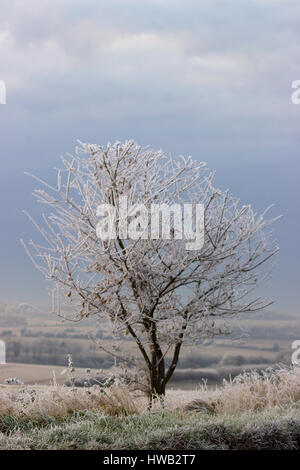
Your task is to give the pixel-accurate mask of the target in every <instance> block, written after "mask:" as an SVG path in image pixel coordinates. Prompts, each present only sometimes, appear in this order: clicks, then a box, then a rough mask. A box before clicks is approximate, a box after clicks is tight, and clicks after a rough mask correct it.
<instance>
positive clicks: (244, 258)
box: [26, 141, 278, 395]
mask: <svg viewBox="0 0 300 470" xmlns="http://www.w3.org/2000/svg"><path fill="white" fill-rule="evenodd" d="M62 163H63V168H62V169H61V170H58V175H57V186H56V187H53V186H51V185H49V184H47V183H45V182H43V181H41V180H39V179H38V178H37V179H38V180H39V181H40V182H41V183H43V184H44V186H45V189H39V190H36V191H35V192H34V194H35V196H36V198H37V200H38V202H40V203H43V204H45V205H46V206H48V209H49V210H48V213H47V215H43V222H42V223H39V224H37V223H36V222H34V221H33V222H34V223H35V225H36V227H37V228H38V229H39V231H40V233H41V235H42V236H43V238H44V240H45V243H44V245H45V246H41V245H40V244H37V243H34V242H33V241H30V242H29V244H28V245H27V248H26V249H27V252H28V253H29V255H30V256H31V259H32V261H33V262H34V264H35V266H36V267H37V268H38V269H39V270H40V271H41V272H42V274H43V275H44V276H45V277H46V278H47V279H48V280H50V281H53V283H55V286H56V287H55V289H54V292H53V309H54V310H55V311H56V313H57V314H58V315H66V313H65V312H63V311H62V309H63V307H62V306H61V305H62V301H65V300H67V301H70V302H71V305H72V311H73V316H72V319H73V320H80V319H84V318H87V317H91V316H97V318H99V321H100V322H101V325H102V326H103V328H104V327H108V328H109V329H110V332H111V335H112V337H114V338H116V339H119V340H122V338H124V337H125V336H124V335H130V336H131V337H132V339H133V340H134V341H135V343H136V346H137V350H138V351H139V352H140V355H141V358H142V359H143V361H144V363H145V367H146V371H147V375H148V379H149V384H150V390H151V393H152V395H154V394H156V395H163V394H164V393H165V387H166V384H167V383H168V381H169V380H170V378H171V377H172V374H173V372H174V370H175V368H176V366H177V363H178V359H179V355H180V351H181V348H182V346H183V344H187V343H193V342H196V343H199V340H201V339H203V338H208V337H214V336H215V335H222V334H224V333H226V332H228V328H229V324H230V322H228V320H229V319H230V318H232V317H233V316H235V315H236V314H241V313H243V312H254V311H257V310H261V309H262V308H264V307H265V306H267V305H268V304H269V303H268V301H267V300H264V299H263V298H261V297H257V296H254V294H253V291H254V290H255V289H256V287H257V286H258V285H259V284H260V282H261V281H262V280H263V278H264V277H265V276H266V274H263V273H262V272H261V269H260V267H261V265H262V264H264V263H265V262H266V261H267V260H269V259H270V258H271V257H272V256H273V255H274V254H275V253H276V252H277V251H278V248H277V246H275V244H274V242H273V241H272V238H271V232H270V231H269V228H268V227H269V225H270V224H271V223H272V222H273V221H274V219H273V220H266V219H265V213H266V212H265V213H264V214H262V215H259V216H258V215H256V214H255V213H254V212H253V210H252V208H251V206H250V205H247V206H240V203H239V201H238V200H237V199H235V198H234V197H233V196H232V195H231V194H230V192H229V191H225V192H222V191H220V190H217V189H215V188H214V186H213V176H214V175H213V174H212V173H210V172H209V171H208V170H207V169H206V166H205V163H203V162H201V163H199V162H195V161H193V160H192V158H191V157H188V158H185V157H182V156H181V157H178V158H176V159H174V158H173V157H172V156H166V155H165V154H164V153H163V152H162V151H153V150H150V149H148V148H141V147H139V146H138V145H136V144H135V143H134V142H133V141H127V142H125V143H124V144H121V143H120V142H116V143H115V144H114V145H111V144H108V145H107V146H106V147H102V146H98V145H90V144H84V143H81V142H80V144H79V147H78V148H77V149H76V152H75V156H70V157H67V158H62ZM124 196H126V197H127V198H128V204H130V205H132V204H144V205H145V206H146V207H149V208H150V205H151V204H168V205H172V204H174V203H177V204H180V205H183V204H185V203H194V204H203V206H204V212H205V219H204V244H203V247H202V248H201V249H200V250H187V249H186V240H184V239H180V238H179V237H178V236H177V234H176V233H174V232H175V229H174V227H175V225H174V224H175V222H174V220H175V219H174V217H171V223H170V227H169V232H170V233H169V237H168V238H167V239H163V238H162V237H159V238H156V239H151V236H145V234H147V235H149V232H147V231H145V230H144V229H143V230H141V231H140V232H139V233H140V236H139V237H138V239H132V238H127V239H126V238H125V237H124V236H123V237H121V236H120V235H119V234H118V232H116V234H115V238H112V239H110V240H109V239H107V240H104V239H100V238H99V237H98V236H97V224H98V223H99V210H98V207H99V205H101V204H109V205H110V207H115V208H116V214H115V223H116V226H118V223H119V222H120V213H119V209H118V208H119V201H120V200H121V199H120V198H122V197H124ZM102 215H103V214H102ZM140 216H141V214H140V212H139V211H134V210H133V211H131V212H130V211H129V215H128V218H127V220H126V222H128V224H129V228H130V226H131V227H132V226H133V227H135V229H137V230H139V229H141V227H140V225H141V224H140V219H139V217H140ZM30 218H31V217H30ZM31 220H33V219H31ZM123 222H124V221H123ZM132 224H133V225H132ZM150 225H151V224H150ZM150 229H151V226H150ZM136 238H137V237H136ZM165 238H166V237H165ZM109 352H111V353H112V354H116V351H115V349H112V350H111V351H109ZM118 354H119V353H118ZM167 357H168V359H166V358H167Z"/></svg>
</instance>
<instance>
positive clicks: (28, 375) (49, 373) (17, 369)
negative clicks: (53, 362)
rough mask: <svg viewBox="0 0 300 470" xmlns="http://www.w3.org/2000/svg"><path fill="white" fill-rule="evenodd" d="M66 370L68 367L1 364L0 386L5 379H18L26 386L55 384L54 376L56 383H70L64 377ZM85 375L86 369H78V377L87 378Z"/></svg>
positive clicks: (65, 376)
mask: <svg viewBox="0 0 300 470" xmlns="http://www.w3.org/2000/svg"><path fill="white" fill-rule="evenodd" d="M64 370H66V367H60V366H44V365H36V364H17V363H8V364H0V384H3V383H4V381H5V379H8V378H13V377H17V378H18V379H20V380H21V381H22V382H23V383H24V384H25V385H35V384H37V385H49V384H51V383H53V382H54V374H55V378H56V382H57V383H58V384H63V383H65V382H67V381H68V375H67V373H66V374H63V375H62V372H63V371H64ZM85 375H86V373H85V369H79V368H78V369H76V376H78V377H85ZM9 387H11V385H9Z"/></svg>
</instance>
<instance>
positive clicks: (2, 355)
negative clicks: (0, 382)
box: [0, 340, 6, 364]
mask: <svg viewBox="0 0 300 470" xmlns="http://www.w3.org/2000/svg"><path fill="white" fill-rule="evenodd" d="M0 364H6V348H5V343H4V341H2V340H0Z"/></svg>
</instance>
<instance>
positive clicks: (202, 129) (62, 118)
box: [0, 0, 300, 313]
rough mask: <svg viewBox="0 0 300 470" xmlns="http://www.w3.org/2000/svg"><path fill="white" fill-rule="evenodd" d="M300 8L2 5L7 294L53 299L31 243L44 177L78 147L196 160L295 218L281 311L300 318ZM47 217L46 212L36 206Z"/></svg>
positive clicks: (244, 193)
mask: <svg viewBox="0 0 300 470" xmlns="http://www.w3.org/2000/svg"><path fill="white" fill-rule="evenodd" d="M299 24H300V3H299V1H298V0H289V1H286V0H280V1H279V0H243V1H242V0H231V1H227V0H220V1H217V0H201V1H199V0H198V1H196V0H195V1H193V0H181V1H179V0H136V1H126V0H119V1H117V0H105V1H104V0H102V1H99V0H80V1H79V0H64V1H63V2H62V1H61V0H26V1H24V0H23V1H22V0H21V1H18V0H0V80H4V81H5V83H6V88H7V104H6V105H0V142H1V147H0V158H1V175H0V217H1V233H0V239H1V244H0V257H1V258H0V260H1V264H0V300H1V301H14V300H17V301H33V302H40V303H41V302H42V303H46V302H49V300H48V297H47V291H46V283H45V282H44V281H43V279H41V277H40V275H39V274H38V273H37V272H35V270H34V268H33V267H32V266H31V264H30V262H29V260H28V259H27V257H26V255H25V253H24V250H23V248H22V247H21V245H20V242H19V239H20V238H25V239H28V238H31V237H32V238H34V236H35V233H34V229H33V227H32V226H31V225H30V224H29V222H28V221H27V220H26V218H25V217H24V215H23V214H22V209H24V208H26V209H29V210H30V211H31V212H33V213H36V212H37V208H36V207H34V203H33V201H32V198H31V192H32V190H33V189H34V188H36V183H35V182H33V181H32V180H30V179H29V178H28V177H26V176H24V174H23V172H24V171H25V170H29V171H31V172H34V173H36V174H38V175H41V176H43V177H46V178H47V179H51V178H54V176H55V173H54V171H53V170H52V169H53V168H54V167H57V166H59V156H60V155H61V154H64V153H67V152H72V151H73V149H74V146H75V144H76V139H77V138H79V139H80V140H82V141H87V142H92V143H98V144H104V143H106V142H107V141H114V140H124V139H127V138H133V139H135V140H136V141H137V142H138V143H139V144H141V145H150V146H151V147H153V148H154V149H159V148H162V149H164V150H165V151H166V152H170V151H171V152H172V153H174V154H191V155H192V156H193V157H194V158H195V159H198V160H204V161H206V162H207V163H208V166H209V167H210V168H211V169H213V170H216V171H217V177H216V183H217V185H218V186H219V187H220V188H222V189H226V188H230V190H231V191H232V192H233V193H234V194H235V195H237V196H239V197H240V198H241V201H242V203H252V204H253V205H254V207H255V208H256V209H257V210H258V211H261V210H263V209H264V208H265V207H266V206H267V205H269V204H270V203H272V202H274V203H275V208H274V210H273V214H274V215H277V214H283V215H284V218H283V219H282V221H280V222H278V223H277V224H276V226H275V227H274V229H275V236H276V238H277V239H278V241H279V243H280V246H281V253H280V255H279V256H278V266H277V267H276V269H275V271H274V273H273V279H272V280H271V281H270V282H269V283H268V285H266V286H265V287H264V288H263V289H262V293H263V294H265V295H267V296H272V297H273V298H274V300H275V301H276V303H275V305H274V307H273V310H276V311H280V312H285V311H288V312H295V313H296V312H299V313H300V308H299V304H300V303H299V280H300V268H299V254H300V253H299V251H300V250H299V230H300V223H299V192H300V191H299V168H300V165H299V151H300V139H299V137H300V105H298V106H297V105H294V104H292V102H291V92H292V90H291V83H292V81H293V80H297V79H298V80H300V28H299ZM38 209H39V208H38Z"/></svg>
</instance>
